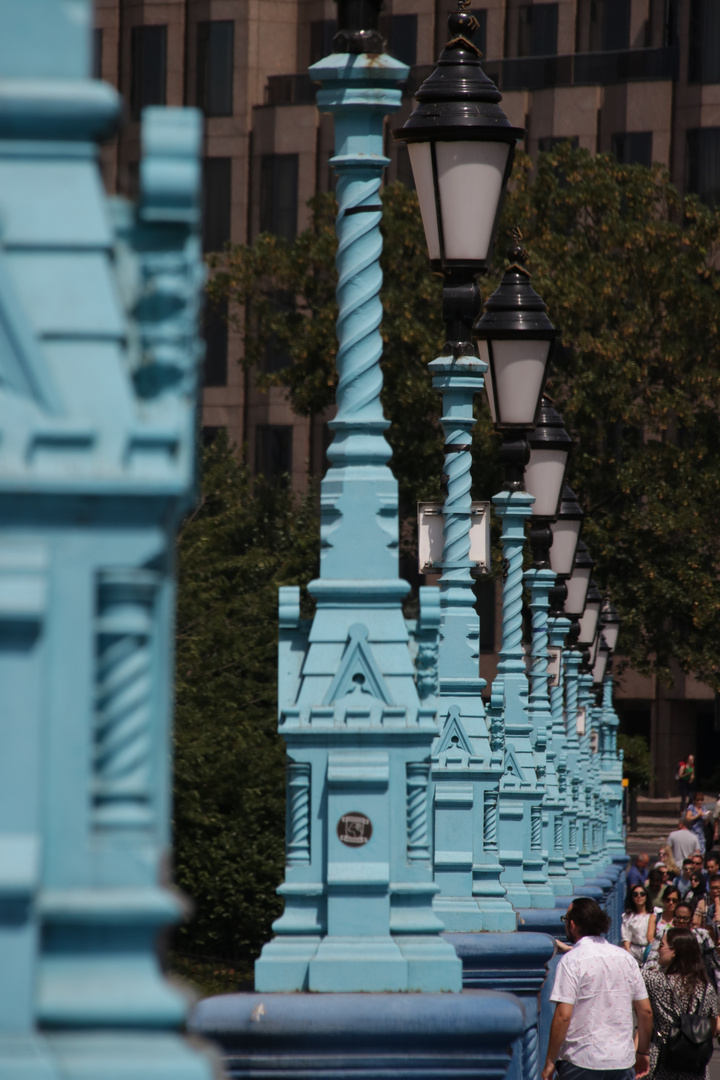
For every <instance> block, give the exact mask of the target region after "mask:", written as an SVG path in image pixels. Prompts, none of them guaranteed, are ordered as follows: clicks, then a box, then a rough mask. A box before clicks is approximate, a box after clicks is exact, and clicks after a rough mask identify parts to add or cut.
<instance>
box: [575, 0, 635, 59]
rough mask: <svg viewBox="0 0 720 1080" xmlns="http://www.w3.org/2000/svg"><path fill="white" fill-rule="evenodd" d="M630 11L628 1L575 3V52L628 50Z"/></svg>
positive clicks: (606, 0)
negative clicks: (576, 6) (576, 5)
mask: <svg viewBox="0 0 720 1080" xmlns="http://www.w3.org/2000/svg"><path fill="white" fill-rule="evenodd" d="M630 7H631V5H630V3H629V0H579V2H578V9H577V51H578V52H613V51H615V50H618V49H629V48H630Z"/></svg>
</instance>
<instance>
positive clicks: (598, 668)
mask: <svg viewBox="0 0 720 1080" xmlns="http://www.w3.org/2000/svg"><path fill="white" fill-rule="evenodd" d="M607 662H608V652H607V650H606V649H598V653H597V658H596V660H595V664H594V666H593V669H592V677H593V682H594V683H601V682H602V681H603V679H604V678H605V668H606V667H607Z"/></svg>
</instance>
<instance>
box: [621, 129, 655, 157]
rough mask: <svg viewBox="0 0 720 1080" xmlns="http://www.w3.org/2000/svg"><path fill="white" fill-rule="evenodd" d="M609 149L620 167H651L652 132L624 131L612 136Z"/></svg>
mask: <svg viewBox="0 0 720 1080" xmlns="http://www.w3.org/2000/svg"><path fill="white" fill-rule="evenodd" d="M611 148H612V152H613V154H614V155H615V158H616V160H617V161H618V162H619V163H620V164H621V165H651V164H652V131H626V132H624V133H622V134H619V135H613V137H612V140H611Z"/></svg>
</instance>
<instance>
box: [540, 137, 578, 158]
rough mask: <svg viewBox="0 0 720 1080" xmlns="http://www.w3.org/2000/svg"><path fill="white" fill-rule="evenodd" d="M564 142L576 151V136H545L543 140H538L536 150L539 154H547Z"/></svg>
mask: <svg viewBox="0 0 720 1080" xmlns="http://www.w3.org/2000/svg"><path fill="white" fill-rule="evenodd" d="M566 142H569V143H570V144H571V146H572V147H573V148H574V149H575V150H577V148H578V146H579V145H580V138H579V136H577V135H546V136H545V137H544V138H542V139H538V150H539V151H540V153H541V154H549V153H550V151H551V150H554V149H555V147H556V146H561V145H562V143H566Z"/></svg>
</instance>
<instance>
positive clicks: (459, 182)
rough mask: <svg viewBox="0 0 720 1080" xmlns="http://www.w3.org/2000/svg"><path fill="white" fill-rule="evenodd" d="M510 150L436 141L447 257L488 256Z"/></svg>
mask: <svg viewBox="0 0 720 1080" xmlns="http://www.w3.org/2000/svg"><path fill="white" fill-rule="evenodd" d="M509 153H510V144H509V143H507V142H501V143H497V142H486V141H485V140H475V139H463V140H461V141H459V142H436V143H435V161H436V163H437V181H438V193H439V196H440V208H441V212H442V229H443V248H444V251H443V259H444V260H458V261H461V262H476V261H478V260H479V259H486V258H487V256H488V251H489V250H490V242H491V240H492V235H493V228H494V225H495V218H496V216H497V211H498V206H499V205H500V199H501V197H502V188H503V177H504V176H505V169H506V166H507V160H508V154H509ZM419 197H420V196H419V193H418V198H419ZM424 222H425V215H424V213H423V224H424ZM425 228H426V233H427V226H426V227H425ZM430 257H431V258H432V257H433V256H432V255H431V256H430Z"/></svg>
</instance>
